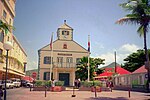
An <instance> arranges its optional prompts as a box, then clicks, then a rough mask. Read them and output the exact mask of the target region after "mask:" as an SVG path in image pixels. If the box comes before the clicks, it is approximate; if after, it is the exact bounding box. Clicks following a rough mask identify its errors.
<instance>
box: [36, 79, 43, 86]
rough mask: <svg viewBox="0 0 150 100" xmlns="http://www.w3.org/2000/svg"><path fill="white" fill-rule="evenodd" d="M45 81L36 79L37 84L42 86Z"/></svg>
mask: <svg viewBox="0 0 150 100" xmlns="http://www.w3.org/2000/svg"><path fill="white" fill-rule="evenodd" d="M42 83H43V81H42V80H36V81H35V86H42Z"/></svg>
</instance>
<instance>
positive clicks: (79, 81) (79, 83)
mask: <svg viewBox="0 0 150 100" xmlns="http://www.w3.org/2000/svg"><path fill="white" fill-rule="evenodd" d="M80 85H81V80H80V78H79V79H78V88H79V87H80Z"/></svg>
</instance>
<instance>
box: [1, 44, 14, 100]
mask: <svg viewBox="0 0 150 100" xmlns="http://www.w3.org/2000/svg"><path fill="white" fill-rule="evenodd" d="M3 47H4V49H5V50H6V72H5V90H4V100H6V94H7V91H6V89H7V87H6V82H7V67H8V51H9V50H11V49H12V48H13V46H12V43H11V42H9V41H7V42H6V43H4V45H3Z"/></svg>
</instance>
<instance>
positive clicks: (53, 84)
mask: <svg viewBox="0 0 150 100" xmlns="http://www.w3.org/2000/svg"><path fill="white" fill-rule="evenodd" d="M51 83H52V91H54V87H55V80H54V79H52V82H51Z"/></svg>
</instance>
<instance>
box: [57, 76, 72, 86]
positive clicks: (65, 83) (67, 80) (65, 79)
mask: <svg viewBox="0 0 150 100" xmlns="http://www.w3.org/2000/svg"><path fill="white" fill-rule="evenodd" d="M69 77H70V74H69V73H59V80H60V81H64V86H69V79H70V78H69Z"/></svg>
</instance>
